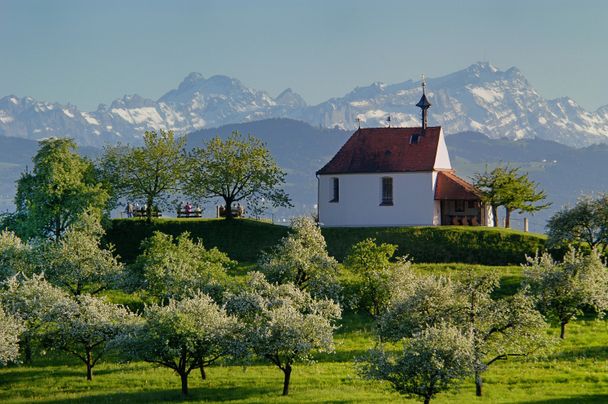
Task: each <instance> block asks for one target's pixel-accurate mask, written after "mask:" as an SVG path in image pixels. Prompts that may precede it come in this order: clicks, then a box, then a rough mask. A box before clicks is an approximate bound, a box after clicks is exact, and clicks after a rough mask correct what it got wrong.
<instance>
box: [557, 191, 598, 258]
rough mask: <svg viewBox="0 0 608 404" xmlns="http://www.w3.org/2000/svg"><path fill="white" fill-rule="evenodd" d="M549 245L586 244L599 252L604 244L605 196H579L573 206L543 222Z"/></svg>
mask: <svg viewBox="0 0 608 404" xmlns="http://www.w3.org/2000/svg"><path fill="white" fill-rule="evenodd" d="M547 230H548V231H547V235H548V236H549V240H548V241H549V245H552V246H563V245H568V244H578V245H580V244H582V243H586V244H587V245H588V246H589V247H590V248H591V249H593V248H597V249H599V250H600V251H603V250H604V249H605V248H606V245H608V195H605V194H604V195H600V196H599V197H597V198H595V199H594V198H592V197H591V196H583V197H582V198H580V199H579V200H578V201H577V202H576V205H575V206H574V207H571V208H568V207H565V208H563V209H561V210H560V211H558V212H557V213H555V214H554V215H553V216H552V217H551V218H550V219H549V221H548V222H547Z"/></svg>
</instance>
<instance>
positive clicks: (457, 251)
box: [106, 219, 546, 265]
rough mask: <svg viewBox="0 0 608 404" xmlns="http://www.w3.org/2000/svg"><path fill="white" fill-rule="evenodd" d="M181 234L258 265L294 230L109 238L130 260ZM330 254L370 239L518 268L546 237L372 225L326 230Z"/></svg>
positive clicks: (414, 251)
mask: <svg viewBox="0 0 608 404" xmlns="http://www.w3.org/2000/svg"><path fill="white" fill-rule="evenodd" d="M156 230H158V231H162V232H164V233H168V234H172V235H175V236H177V235H179V234H181V233H182V232H184V231H188V232H190V233H191V234H192V236H193V237H197V238H201V239H202V240H203V242H204V244H205V246H207V247H209V248H210V247H217V248H218V249H220V250H221V251H224V252H226V253H227V254H228V255H229V256H230V257H231V258H232V259H235V260H237V261H242V262H255V261H256V260H257V258H258V257H259V254H260V252H261V251H264V250H268V249H270V248H271V247H272V246H273V245H275V244H276V243H277V242H278V241H279V240H280V239H281V237H284V236H285V235H286V234H287V232H288V230H289V229H288V228H287V227H285V226H279V225H274V224H271V223H267V222H260V221H255V220H249V219H234V220H223V219H220V220H215V219H214V220H209V219H181V220H180V219H156V220H154V221H153V222H152V223H151V224H148V223H146V222H145V221H144V220H141V219H115V220H113V221H112V224H111V226H110V228H109V229H108V232H107V236H106V239H107V241H108V242H111V243H112V244H114V245H115V247H116V252H117V253H118V254H119V255H120V256H121V257H122V259H123V261H125V262H127V263H128V262H132V261H133V260H134V259H135V257H137V255H138V254H139V246H140V244H141V241H142V240H143V239H145V238H146V237H149V236H150V235H151V234H152V232H154V231H156ZM323 235H324V236H325V239H326V240H327V247H328V250H329V253H330V255H333V256H334V257H336V258H337V259H338V260H340V261H342V260H343V259H344V258H345V257H346V255H348V252H349V251H350V248H351V246H352V245H353V244H355V243H356V242H358V241H361V240H363V239H365V238H368V237H371V238H375V239H376V240H377V241H379V242H384V243H392V244H396V245H397V246H398V250H397V254H398V255H406V254H407V255H409V256H410V257H411V258H412V259H413V260H414V262H418V263H433V262H462V263H472V264H482V265H513V264H521V263H523V262H525V256H526V255H534V254H535V253H536V251H542V250H543V249H544V248H545V241H546V237H545V236H544V235H540V234H535V233H524V232H521V231H515V230H506V229H494V228H484V227H464V226H460V227H459V226H445V227H378V228H376V227H366V228H324V229H323Z"/></svg>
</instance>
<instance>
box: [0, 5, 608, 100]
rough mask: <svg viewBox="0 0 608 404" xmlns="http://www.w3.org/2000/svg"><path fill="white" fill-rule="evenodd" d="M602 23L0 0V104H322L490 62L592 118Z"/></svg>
mask: <svg viewBox="0 0 608 404" xmlns="http://www.w3.org/2000/svg"><path fill="white" fill-rule="evenodd" d="M606 21H608V2H607V1H599V0H597V1H591V0H577V1H562V0H551V1H549V0H535V1H531V0H527V1H519V0H501V1H498V0H497V1H493V0H479V1H477V0H458V1H454V0H449V1H448V0H443V1H442V0H433V1H422V0H420V1H405V0H401V1H388V0H387V1H383V0H374V1H369V0H368V1H360V0H348V1H347V0H320V1H318V0H307V1H303V0H301V1H299V0H281V1H272V0H268V1H264V0H259V1H254V0H248V1H238V0H222V1H211V0H209V1H190V0H172V1H169V0H165V1H155V0H148V1H141V0H129V1H125V0H119V1H115V0H103V1H93V0H90V1H89V0H53V1H51V0H39V1H32V0H0V97H2V96H5V95H9V94H14V95H17V96H26V95H27V96H32V97H34V98H37V99H39V100H44V101H51V102H61V103H71V104H74V105H76V106H78V107H79V108H80V109H81V110H83V111H89V110H94V109H96V108H97V105H98V104H99V103H106V104H107V103H110V102H111V101H112V100H114V99H116V98H119V97H122V96H123V95H124V94H133V93H136V94H139V95H141V96H144V97H148V98H153V99H157V98H159V97H160V96H161V95H163V94H164V93H166V92H167V91H169V90H170V89H172V88H175V87H177V85H178V84H179V82H180V81H181V80H182V79H183V78H184V77H185V76H186V75H187V74H188V73H190V72H199V73H201V74H203V76H204V77H210V76H212V75H215V74H224V75H228V76H231V77H235V78H238V79H239V80H241V81H242V82H243V83H244V84H245V85H246V86H248V87H252V88H256V89H260V90H265V91H268V92H269V93H270V95H271V96H276V95H278V94H279V93H280V92H281V91H283V90H284V89H285V88H288V87H290V88H292V89H293V90H294V91H296V92H297V93H299V94H301V95H302V96H303V97H304V99H305V100H306V101H307V102H308V103H309V104H317V103H320V102H323V101H325V100H327V99H328V98H331V97H337V96H342V95H344V94H346V93H347V92H349V91H350V90H352V89H353V88H354V87H356V86H363V85H369V84H370V83H372V82H375V81H382V82H385V83H396V82H402V81H405V80H408V79H415V80H417V79H419V77H420V74H421V73H424V74H425V75H426V76H427V77H437V76H442V75H445V74H448V73H452V72H454V71H457V70H460V69H463V68H466V67H467V66H469V65H471V64H473V63H475V62H478V61H489V62H490V63H492V64H493V65H495V66H497V67H498V68H500V69H501V70H506V69H508V68H509V67H511V66H517V67H518V68H519V69H520V70H522V72H523V73H524V75H525V76H526V77H527V78H528V80H529V81H530V83H531V84H532V85H533V86H534V87H535V88H536V89H537V91H538V92H539V93H540V94H541V95H542V96H544V97H545V98H556V97H562V96H569V97H571V98H573V99H574V100H576V101H577V102H578V103H579V104H580V105H581V106H583V107H584V108H586V109H588V110H594V109H596V108H598V107H599V106H602V105H606V104H608V69H607V67H608V51H607V42H608V24H607V23H606Z"/></svg>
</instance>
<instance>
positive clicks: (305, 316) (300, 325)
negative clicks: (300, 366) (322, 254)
mask: <svg viewBox="0 0 608 404" xmlns="http://www.w3.org/2000/svg"><path fill="white" fill-rule="evenodd" d="M227 307H228V310H229V312H232V313H235V314H237V315H238V316H239V317H240V318H241V319H242V320H243V321H244V322H245V324H246V327H245V331H246V332H245V338H246V343H247V344H248V345H249V346H250V347H251V349H252V350H253V351H254V352H255V354H256V355H258V356H259V357H261V358H264V359H266V360H268V361H270V362H271V363H273V364H274V365H276V366H277V367H278V368H279V369H281V370H282V371H283V376H284V378H283V395H285V396H286V395H287V394H288V393H289V382H290V379H291V372H292V367H293V365H294V364H295V363H296V362H300V361H308V360H310V358H311V354H312V353H313V352H333V351H334V342H333V331H334V329H335V325H334V324H335V322H336V321H337V320H339V319H340V316H341V309H340V306H338V305H337V304H335V303H334V302H333V301H331V300H324V299H315V298H313V297H311V295H310V294H308V293H307V292H305V291H302V290H300V289H298V288H297V287H296V286H295V285H293V284H289V283H288V284H283V285H276V284H270V283H268V282H267V281H266V280H265V279H264V276H263V275H262V274H261V273H253V274H252V276H251V278H250V279H249V282H248V285H247V287H246V288H245V290H243V291H241V292H240V293H239V294H236V295H232V296H230V297H229V298H228V302H227Z"/></svg>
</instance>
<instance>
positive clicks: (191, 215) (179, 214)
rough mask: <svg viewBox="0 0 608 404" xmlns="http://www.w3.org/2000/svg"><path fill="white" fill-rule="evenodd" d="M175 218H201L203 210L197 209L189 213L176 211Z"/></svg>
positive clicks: (182, 210) (183, 210) (180, 210)
mask: <svg viewBox="0 0 608 404" xmlns="http://www.w3.org/2000/svg"><path fill="white" fill-rule="evenodd" d="M177 217H180V218H197V217H203V210H202V209H200V208H198V209H194V210H191V211H187V210H185V209H178V210H177Z"/></svg>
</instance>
